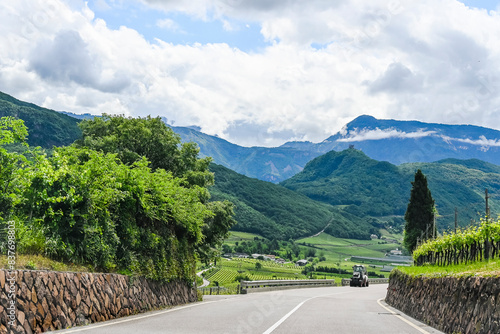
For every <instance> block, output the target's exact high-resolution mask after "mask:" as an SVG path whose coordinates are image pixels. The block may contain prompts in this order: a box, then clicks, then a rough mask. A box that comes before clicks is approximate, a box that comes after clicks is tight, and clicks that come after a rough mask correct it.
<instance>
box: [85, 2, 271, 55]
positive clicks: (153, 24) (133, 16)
mask: <svg viewBox="0 0 500 334" xmlns="http://www.w3.org/2000/svg"><path fill="white" fill-rule="evenodd" d="M88 6H89V8H90V9H91V10H92V11H94V13H95V15H96V17H97V18H101V19H103V20H104V21H106V24H107V25H108V26H109V27H110V28H112V29H118V28H119V27H120V26H123V25H125V26H127V27H129V28H132V29H135V30H137V31H138V32H140V33H141V34H142V35H143V36H144V37H145V38H146V39H147V40H149V41H150V42H154V40H155V39H156V38H159V39H161V40H163V41H165V42H168V43H173V44H194V43H201V44H207V43H226V44H228V45H230V46H231V47H235V48H238V49H240V50H242V51H245V52H258V51H259V50H260V49H262V48H264V47H266V46H268V45H269V44H270V43H269V42H268V41H265V40H264V37H263V36H262V34H261V33H260V29H261V27H260V25H259V22H251V21H243V20H236V19H231V18H225V19H226V20H227V21H228V23H229V24H230V25H231V27H232V30H226V29H224V24H223V22H221V21H220V20H219V19H215V18H213V17H210V16H211V14H210V13H208V17H207V18H206V19H201V18H197V17H193V16H192V15H189V14H187V13H183V12H180V11H176V12H171V13H167V12H165V11H162V10H158V9H155V8H152V7H149V6H146V5H144V4H142V3H140V2H136V1H130V2H128V3H127V5H124V4H118V5H112V4H108V6H106V5H103V1H102V0H101V1H89V2H88ZM162 20H170V21H171V22H174V23H175V26H170V27H161V26H159V25H160V24H161V23H159V22H160V21H162Z"/></svg>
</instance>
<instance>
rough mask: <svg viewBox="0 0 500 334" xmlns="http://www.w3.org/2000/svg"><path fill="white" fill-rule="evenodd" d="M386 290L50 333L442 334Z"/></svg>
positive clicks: (202, 309) (238, 304) (323, 293)
mask: <svg viewBox="0 0 500 334" xmlns="http://www.w3.org/2000/svg"><path fill="white" fill-rule="evenodd" d="M386 290H387V284H379V285H374V284H373V285H370V287H368V288H350V287H329V288H309V289H296V290H284V291H272V292H260V293H252V294H248V295H233V296H205V300H204V301H203V302H199V303H194V304H189V305H185V306H179V307H174V308H171V309H166V310H162V311H155V312H149V313H145V314H141V315H136V316H131V317H126V318H121V319H117V320H112V321H107V322H102V323H96V324H93V325H89V326H84V327H76V328H73V329H68V330H62V331H57V332H54V333H82V334H87V333H89V334H90V333H92V334H94V333H96V334H101V333H102V334H127V333H134V334H137V333H186V334H193V333H194V334H197V333H217V334H223V333H227V334H239V333H242V334H243V333H244V334H247V333H259V334H270V333H273V334H280V333H286V334H294V333H300V334H303V333H315V334H316V333H346V334H347V333H349V334H351V333H362V334H370V333H373V334H385V333H387V334H404V333H408V334H419V333H420V334H422V333H433V334H435V333H441V332H439V331H437V330H435V329H433V328H431V327H428V326H426V325H424V324H422V323H419V322H417V321H415V320H413V319H411V318H408V317H407V316H405V315H404V314H400V312H399V311H397V310H394V309H392V308H390V307H388V306H387V305H386V304H385V303H384V302H383V298H384V297H385V294H386Z"/></svg>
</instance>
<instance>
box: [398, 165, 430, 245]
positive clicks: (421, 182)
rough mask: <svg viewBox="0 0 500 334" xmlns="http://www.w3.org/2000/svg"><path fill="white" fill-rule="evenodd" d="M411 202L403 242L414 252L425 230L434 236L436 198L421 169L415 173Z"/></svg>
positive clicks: (406, 216)
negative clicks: (433, 196) (433, 197)
mask: <svg viewBox="0 0 500 334" xmlns="http://www.w3.org/2000/svg"><path fill="white" fill-rule="evenodd" d="M411 184H412V186H413V188H412V189H411V195H410V202H409V203H408V208H407V209H406V213H405V221H406V225H405V231H404V239H403V244H404V246H405V247H406V249H407V250H408V251H409V252H410V253H413V250H414V249H415V248H416V246H417V239H418V238H419V237H420V236H421V235H422V233H423V235H424V238H425V232H426V230H427V231H428V236H432V233H433V232H434V231H433V220H434V199H432V195H431V191H430V190H429V188H428V187H427V178H426V177H425V175H424V174H423V173H422V171H421V170H420V169H419V170H417V172H416V173H415V181H413V182H412V183H411Z"/></svg>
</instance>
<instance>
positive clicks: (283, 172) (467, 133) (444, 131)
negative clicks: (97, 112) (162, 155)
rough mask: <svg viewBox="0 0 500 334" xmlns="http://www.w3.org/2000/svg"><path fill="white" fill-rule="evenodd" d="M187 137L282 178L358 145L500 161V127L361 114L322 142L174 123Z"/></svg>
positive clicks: (251, 169) (222, 158) (392, 156)
mask: <svg viewBox="0 0 500 334" xmlns="http://www.w3.org/2000/svg"><path fill="white" fill-rule="evenodd" d="M172 129H173V130H174V131H175V132H177V133H178V134H179V135H180V136H181V137H182V140H183V141H193V142H196V143H198V145H199V147H200V153H201V154H202V155H203V156H211V157H213V159H214V162H215V163H217V164H220V165H223V166H225V167H228V168H230V169H232V170H234V171H236V172H238V173H241V174H244V175H246V176H249V177H254V178H258V179H260V180H264V181H269V182H274V183H278V182H281V181H283V180H286V179H288V178H290V177H291V176H293V175H295V174H297V173H298V172H299V171H301V170H302V169H303V168H304V166H305V165H306V163H307V162H309V161H310V160H312V159H313V158H315V157H318V156H320V155H322V154H324V153H327V152H329V151H331V150H335V151H342V150H345V149H347V148H349V147H354V148H356V149H358V150H361V151H363V152H364V153H365V154H366V155H367V156H369V157H370V158H372V159H376V160H379V161H387V162H390V163H392V164H395V165H399V164H402V163H409V162H433V161H438V160H442V159H449V158H453V159H479V160H483V161H486V162H490V163H493V164H497V165H500V131H498V130H493V129H488V128H483V127H479V126H473V125H447V124H433V123H423V122H417V121H395V120H379V119H376V118H374V117H371V116H359V117H358V118H356V119H355V120H353V121H352V122H350V123H349V124H347V125H346V126H345V127H344V128H343V129H342V130H341V131H340V132H338V133H337V134H335V135H333V136H331V137H329V138H327V139H325V140H324V141H322V142H321V143H312V142H288V143H285V144H283V145H282V146H280V147H273V148H265V147H242V146H238V145H235V144H232V143H230V142H228V141H226V140H224V139H221V138H218V137H215V136H210V135H207V134H204V133H202V132H199V131H197V130H195V129H192V128H185V127H172Z"/></svg>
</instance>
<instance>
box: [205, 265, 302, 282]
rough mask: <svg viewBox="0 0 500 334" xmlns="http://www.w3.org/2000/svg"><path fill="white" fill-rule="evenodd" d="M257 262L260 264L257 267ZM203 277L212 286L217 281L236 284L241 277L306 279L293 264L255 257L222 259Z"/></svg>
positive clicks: (300, 270) (256, 279) (251, 278)
mask: <svg viewBox="0 0 500 334" xmlns="http://www.w3.org/2000/svg"><path fill="white" fill-rule="evenodd" d="M257 263H259V264H260V267H259V268H258V269H257V267H256V264H257ZM205 279H207V280H209V281H210V286H214V285H215V282H217V284H219V286H225V287H231V286H234V285H237V284H238V283H239V280H241V279H243V280H245V279H249V280H251V281H260V280H272V279H278V280H295V279H306V276H305V275H303V274H302V268H301V267H298V266H295V265H294V264H279V263H276V262H273V261H260V260H255V259H232V260H227V259H222V260H221V261H219V262H218V266H217V267H215V268H212V269H210V270H209V271H207V272H206V274H205Z"/></svg>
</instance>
